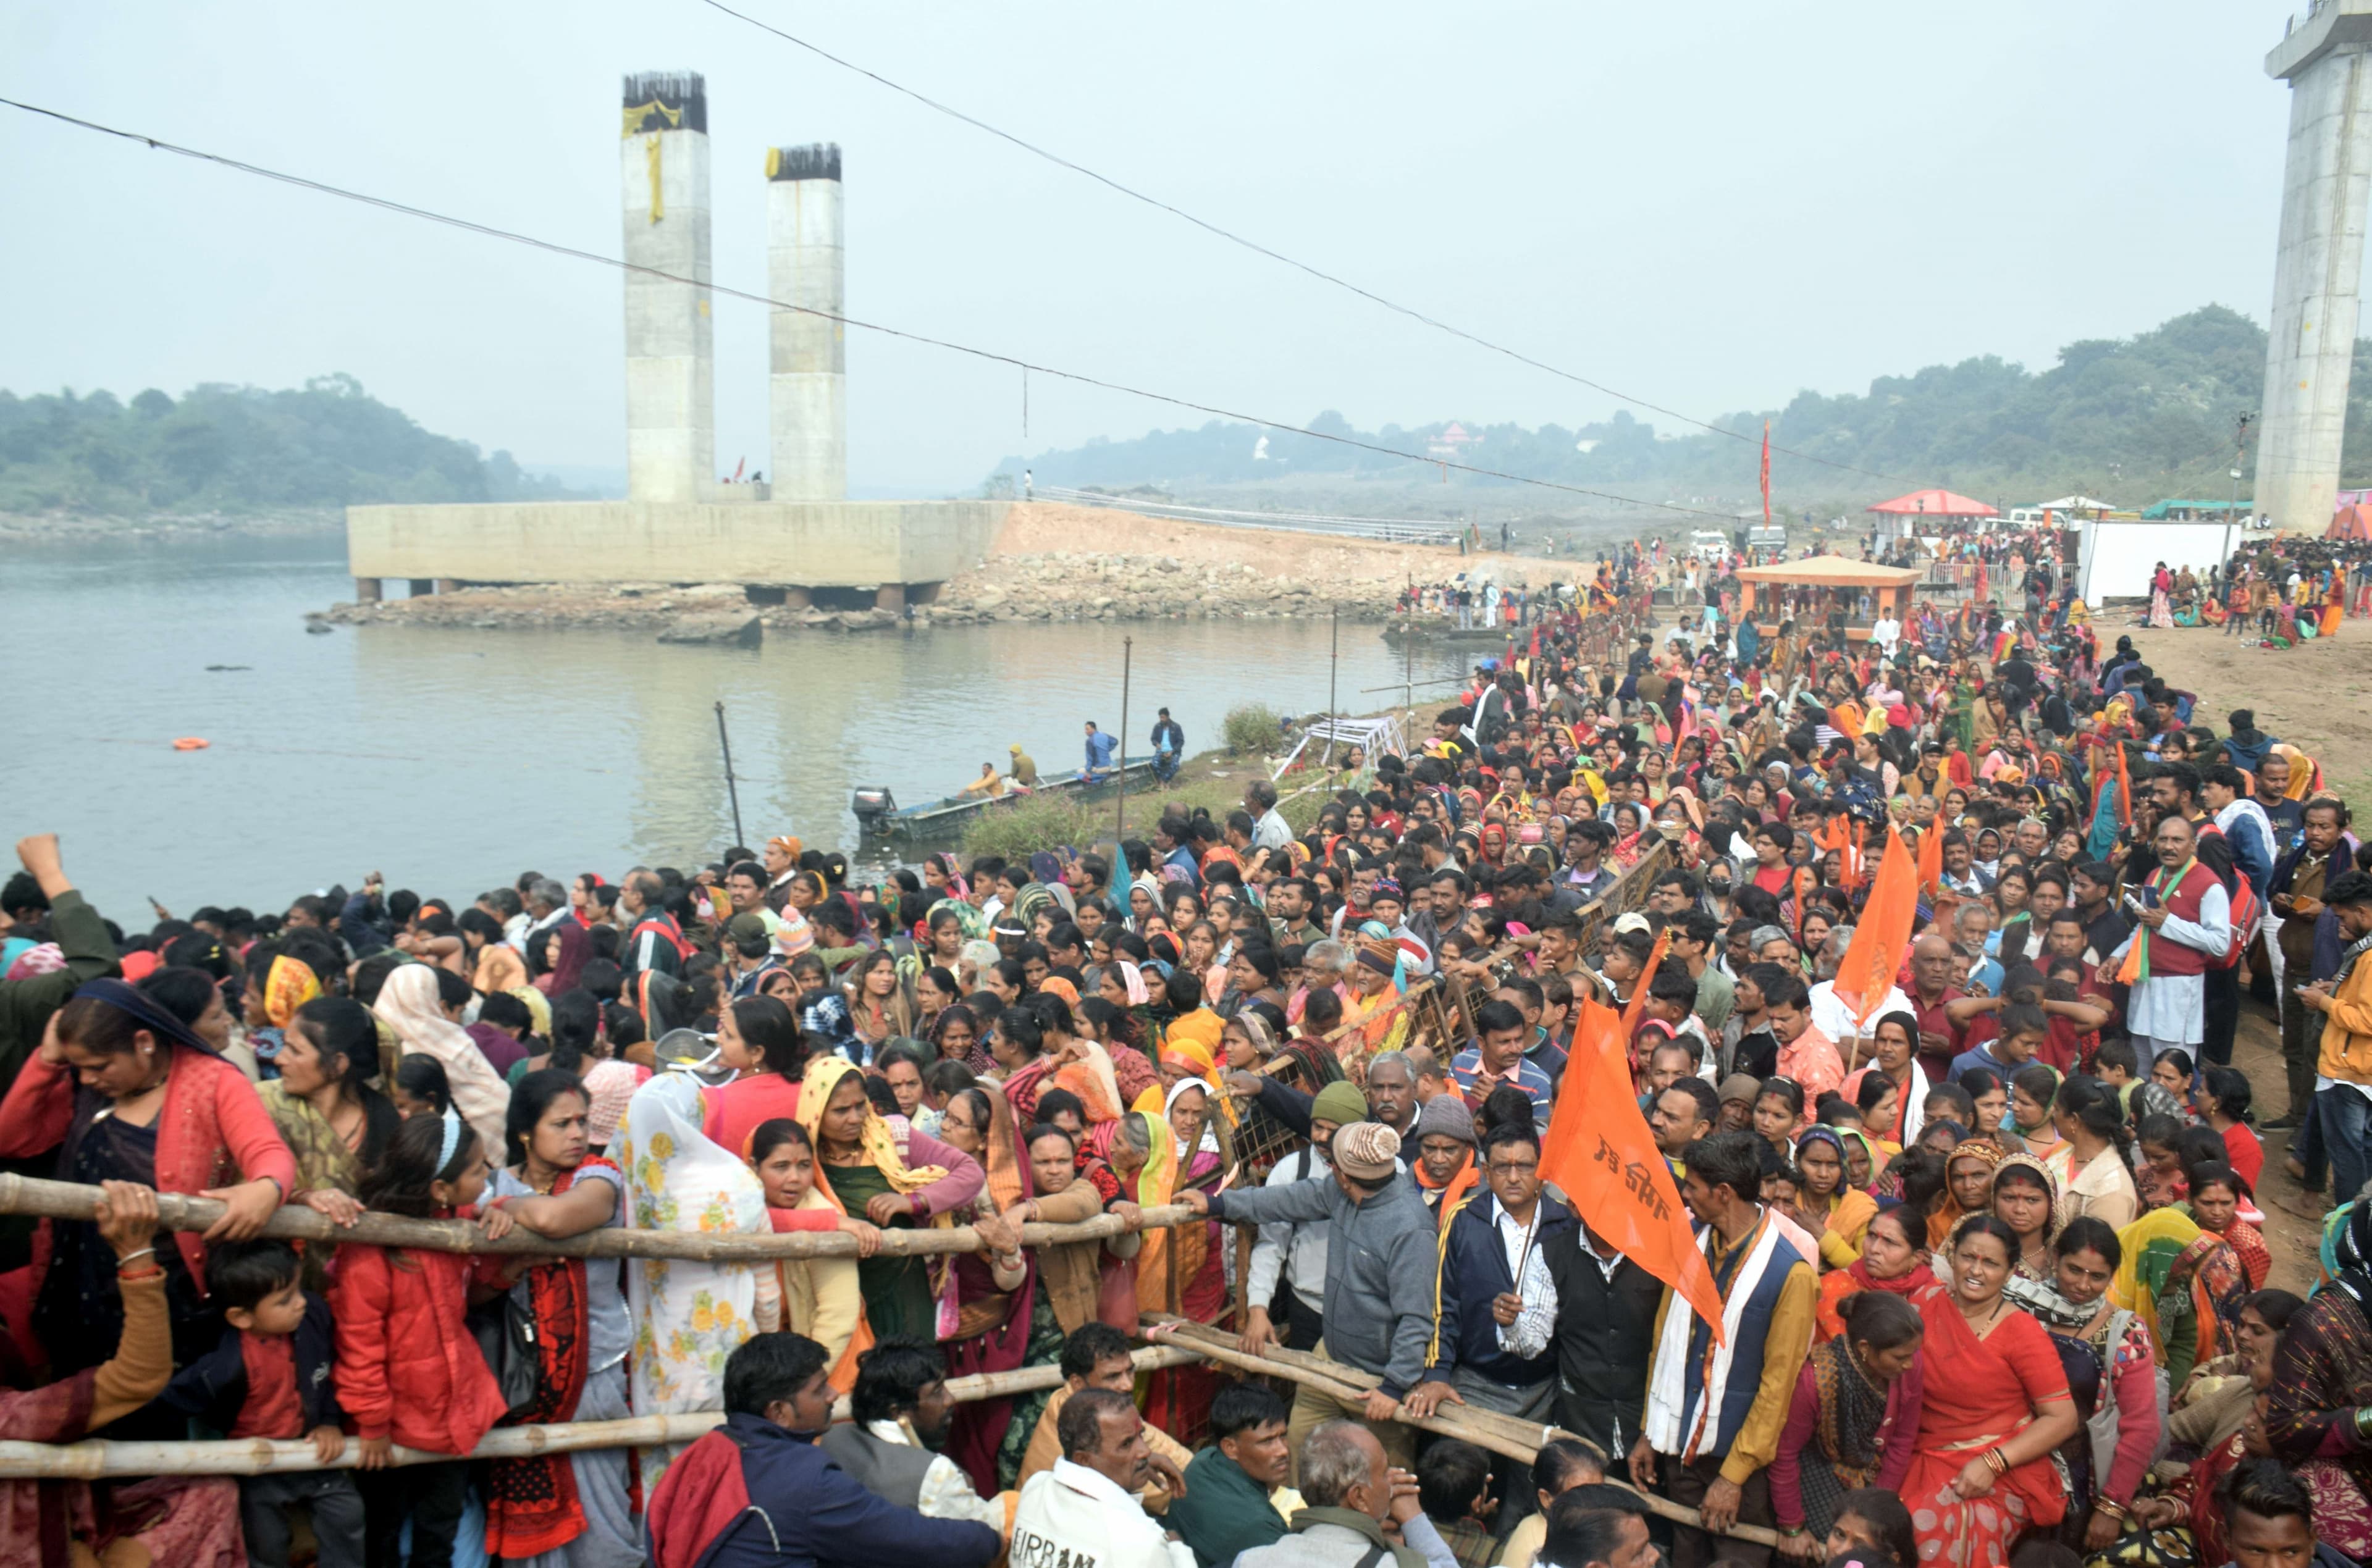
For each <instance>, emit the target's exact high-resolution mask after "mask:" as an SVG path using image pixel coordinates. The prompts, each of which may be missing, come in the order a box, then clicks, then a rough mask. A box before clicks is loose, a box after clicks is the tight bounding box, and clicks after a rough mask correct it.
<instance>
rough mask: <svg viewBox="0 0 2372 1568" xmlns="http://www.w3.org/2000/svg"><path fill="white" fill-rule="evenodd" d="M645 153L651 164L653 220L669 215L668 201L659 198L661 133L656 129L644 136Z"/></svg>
mask: <svg viewBox="0 0 2372 1568" xmlns="http://www.w3.org/2000/svg"><path fill="white" fill-rule="evenodd" d="M643 154H644V156H645V157H646V158H648V159H649V161H650V166H651V221H652V222H653V223H657V222H658V221H659V219H661V218H663V217H665V216H667V206H666V203H663V202H661V201H660V200H659V134H658V133H657V132H656V131H654V132H652V133H651V134H649V135H647V136H645V137H644V138H643Z"/></svg>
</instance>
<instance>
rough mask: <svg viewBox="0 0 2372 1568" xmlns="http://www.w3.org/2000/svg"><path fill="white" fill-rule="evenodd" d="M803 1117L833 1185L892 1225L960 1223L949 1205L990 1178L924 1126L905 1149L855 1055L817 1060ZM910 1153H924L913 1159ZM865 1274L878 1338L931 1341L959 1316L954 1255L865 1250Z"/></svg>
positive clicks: (844, 1198)
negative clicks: (950, 1281) (950, 1282)
mask: <svg viewBox="0 0 2372 1568" xmlns="http://www.w3.org/2000/svg"><path fill="white" fill-rule="evenodd" d="M798 1120H799V1122H800V1124H801V1125H803V1126H804V1127H806V1128H807V1130H808V1140H809V1141H810V1142H811V1143H812V1144H814V1146H815V1152H816V1166H817V1175H818V1177H819V1178H820V1185H821V1186H822V1187H823V1189H824V1190H825V1191H826V1192H827V1194H828V1195H829V1196H830V1197H831V1199H832V1201H833V1202H835V1203H837V1204H838V1205H839V1207H840V1209H841V1212H842V1213H843V1214H848V1215H850V1216H852V1217H855V1216H858V1215H862V1216H863V1217H864V1218H865V1219H866V1220H868V1221H870V1222H871V1223H873V1224H874V1225H879V1226H881V1227H882V1228H884V1229H889V1228H891V1227H893V1226H894V1227H898V1228H902V1229H911V1228H913V1227H915V1226H917V1225H949V1224H952V1223H953V1222H952V1220H951V1219H950V1218H949V1215H950V1214H952V1213H954V1212H955V1211H957V1210H959V1209H961V1208H963V1207H964V1206H965V1205H966V1204H968V1203H970V1202H971V1201H972V1200H973V1199H974V1198H976V1197H978V1196H979V1195H980V1191H981V1188H982V1187H983V1185H984V1184H985V1182H986V1177H985V1175H984V1173H983V1171H982V1169H981V1167H980V1163H979V1162H978V1161H977V1160H974V1159H973V1158H972V1157H971V1156H970V1155H967V1154H965V1153H964V1152H963V1151H962V1150H960V1149H959V1148H956V1147H954V1146H953V1145H951V1144H944V1143H941V1142H940V1141H939V1140H938V1139H936V1138H934V1137H931V1136H930V1135H928V1134H927V1133H924V1132H909V1133H908V1134H907V1136H906V1153H905V1156H901V1155H900V1154H899V1151H898V1144H897V1141H896V1139H895V1138H894V1137H893V1136H892V1135H891V1132H890V1123H889V1122H887V1121H883V1120H882V1118H881V1113H880V1112H879V1111H877V1110H875V1109H873V1105H872V1102H871V1101H870V1100H868V1099H867V1098H866V1095H865V1074H864V1073H863V1071H862V1070H861V1069H859V1068H858V1067H857V1065H856V1064H855V1063H853V1062H850V1061H848V1060H847V1059H846V1058H845V1057H840V1056H818V1057H816V1058H815V1059H813V1060H812V1061H810V1062H809V1063H808V1072H807V1078H806V1081H805V1082H803V1083H802V1084H801V1085H800V1086H799V1112H798ZM945 1125H946V1123H945V1121H942V1122H941V1127H942V1129H944V1127H945ZM909 1158H911V1159H912V1160H913V1161H914V1162H915V1163H913V1164H912V1165H909V1164H908V1163H907V1161H908V1159H909ZM856 1277H857V1284H858V1288H859V1289H860V1290H861V1291H862V1292H863V1293H864V1295H865V1320H866V1323H867V1324H869V1325H870V1326H871V1327H872V1330H873V1334H874V1337H875V1338H876V1339H882V1340H887V1339H894V1338H900V1337H903V1338H907V1339H914V1340H921V1341H924V1342H929V1341H933V1340H936V1339H938V1338H940V1337H941V1329H942V1327H943V1326H944V1325H943V1323H942V1318H943V1317H944V1318H947V1319H948V1323H949V1324H951V1323H952V1319H953V1312H954V1307H953V1305H952V1302H951V1301H949V1300H948V1297H947V1295H946V1281H947V1264H946V1263H945V1262H944V1260H942V1261H941V1262H939V1263H938V1264H936V1266H935V1265H934V1263H933V1261H932V1260H930V1259H928V1258H925V1257H922V1256H919V1255H918V1256H913V1257H901V1256H896V1255H892V1254H889V1253H880V1254H877V1255H875V1256H874V1257H871V1258H865V1259H860V1260H858V1262H857V1265H856ZM943 1303H944V1304H946V1310H945V1311H944V1313H943V1311H942V1305H943Z"/></svg>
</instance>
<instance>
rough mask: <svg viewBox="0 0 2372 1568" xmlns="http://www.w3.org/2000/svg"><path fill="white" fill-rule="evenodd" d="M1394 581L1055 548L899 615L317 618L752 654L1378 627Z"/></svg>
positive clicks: (702, 594)
mask: <svg viewBox="0 0 2372 1568" xmlns="http://www.w3.org/2000/svg"><path fill="white" fill-rule="evenodd" d="M1400 591H1401V583H1400V581H1399V580H1398V579H1397V578H1393V577H1389V576H1374V575H1371V576H1364V577H1355V578H1341V579H1332V580H1328V581H1323V582H1300V581H1295V580H1293V579H1291V578H1286V577H1280V576H1278V575H1274V574H1273V573H1265V572H1262V571H1261V570H1259V569H1258V568H1256V567H1253V566H1250V565H1248V564H1245V563H1242V562H1231V563H1226V564H1217V565H1203V564H1197V563H1189V562H1181V561H1180V560H1178V559H1177V558H1176V557H1175V556H1169V555H1110V554H1099V553H1094V552H1070V551H1057V552H1052V553H1049V554H1041V555H1008V556H998V557H996V558H994V559H993V560H991V561H988V562H986V563H983V564H982V565H981V566H979V567H977V568H975V569H974V570H972V571H970V572H967V573H965V574H963V575H961V576H959V577H958V578H956V579H955V580H954V581H953V582H950V583H948V584H946V585H945V586H943V587H941V589H940V590H939V593H938V596H937V597H936V598H935V599H934V600H932V601H931V602H930V603H928V604H915V605H913V606H912V607H911V608H910V609H909V610H907V612H906V613H904V614H902V615H901V614H900V613H898V612H896V611H892V610H874V609H856V610H828V609H824V608H821V607H820V606H819V607H808V606H792V605H787V604H781V603H768V602H766V601H768V600H772V599H779V598H781V597H782V596H781V594H780V593H779V592H778V591H776V592H770V591H768V590H766V589H763V588H757V589H752V588H748V587H743V586H742V585H740V584H738V583H698V584H693V585H691V586H689V587H685V586H681V585H676V584H669V583H619V584H613V585H570V584H564V583H517V584H511V585H509V586H506V587H470V588H463V589H461V590H459V591H458V592H455V593H446V594H434V595H428V596H424V597H422V598H390V599H386V600H382V601H381V602H379V603H377V604H339V605H336V606H333V607H331V609H330V610H327V611H325V612H323V613H322V614H320V615H319V616H317V617H316V618H315V619H317V620H319V621H332V622H336V623H339V624H342V625H371V624H377V625H405V626H443V627H460V628H471V629H476V630H482V631H495V630H522V631H552V630H554V629H557V628H561V627H580V628H595V629H602V630H609V631H622V632H649V633H656V634H657V637H658V640H659V641H661V642H664V643H741V644H745V645H754V644H755V643H756V642H757V641H758V639H759V638H760V637H762V635H763V634H764V633H765V632H768V631H773V632H880V631H888V630H890V629H892V628H895V627H899V626H902V625H907V624H912V625H913V626H915V627H918V628H921V627H929V626H932V625H948V626H962V625H977V624H981V623H984V622H989V621H1151V620H1164V619H1166V620H1175V621H1182V620H1200V621H1215V620H1243V621H1273V620H1290V619H1296V618H1318V617H1322V616H1325V615H1328V614H1330V613H1331V612H1333V611H1334V610H1341V611H1342V613H1343V616H1344V617H1345V618H1346V619H1356V620H1375V621H1380V620H1383V619H1384V618H1385V617H1387V616H1389V614H1390V613H1391V610H1392V606H1393V605H1394V603H1395V602H1396V601H1397V600H1398V598H1399V596H1400Z"/></svg>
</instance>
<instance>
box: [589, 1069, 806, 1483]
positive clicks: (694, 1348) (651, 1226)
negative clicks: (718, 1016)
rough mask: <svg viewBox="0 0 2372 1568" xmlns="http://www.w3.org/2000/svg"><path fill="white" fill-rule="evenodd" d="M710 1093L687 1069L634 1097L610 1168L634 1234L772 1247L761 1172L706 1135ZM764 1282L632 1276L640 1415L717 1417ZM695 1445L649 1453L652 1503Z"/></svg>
mask: <svg viewBox="0 0 2372 1568" xmlns="http://www.w3.org/2000/svg"><path fill="white" fill-rule="evenodd" d="M700 1120H701V1103H700V1084H699V1081H698V1079H696V1078H695V1077H694V1076H693V1075H692V1073H691V1072H690V1071H689V1070H688V1069H686V1068H684V1067H682V1066H678V1067H676V1068H674V1069H672V1070H670V1071H667V1072H663V1073H660V1074H657V1076H655V1077H653V1078H652V1079H651V1081H650V1082H649V1083H647V1084H645V1085H644V1086H642V1087H641V1088H639V1089H636V1090H635V1091H634V1098H633V1099H631V1100H629V1101H628V1102H627V1104H626V1114H625V1118H624V1120H622V1121H620V1122H619V1123H618V1137H617V1142H616V1143H614V1144H611V1145H610V1155H611V1157H613V1158H615V1159H616V1160H617V1162H618V1165H619V1167H620V1168H621V1169H622V1170H623V1171H624V1172H625V1173H626V1202H627V1205H628V1207H627V1214H626V1223H627V1225H630V1226H631V1227H633V1228H634V1229H635V1230H673V1231H695V1232H699V1233H701V1234H703V1235H727V1236H737V1235H746V1236H770V1235H772V1234H773V1225H772V1222H771V1221H770V1220H769V1219H768V1217H767V1214H766V1191H765V1189H764V1188H763V1187H762V1186H761V1185H760V1184H759V1181H758V1177H757V1174H756V1172H754V1171H752V1170H751V1169H750V1167H748V1166H747V1165H744V1164H743V1163H742V1162H741V1161H740V1160H739V1159H738V1158H737V1157H735V1156H733V1155H730V1154H728V1153H727V1152H726V1151H725V1149H723V1148H722V1147H720V1146H719V1145H718V1144H715V1143H714V1142H712V1141H711V1140H710V1139H709V1138H707V1137H706V1136H705V1135H704V1134H703V1133H702V1132H701V1130H700ZM757 1299H758V1275H757V1271H756V1270H755V1269H754V1268H752V1267H751V1266H750V1264H747V1263H701V1262H692V1261H689V1260H681V1259H670V1258H636V1259H634V1260H631V1261H629V1262H628V1264H627V1266H626V1305H627V1307H628V1309H629V1310H630V1311H631V1312H632V1313H633V1314H634V1361H633V1364H632V1365H633V1368H634V1413H635V1414H636V1415H666V1414H670V1413H673V1412H676V1411H713V1410H718V1409H721V1408H722V1407H723V1404H724V1388H725V1358H726V1357H727V1355H729V1354H731V1353H733V1350H734V1349H735V1347H736V1346H738V1345H739V1344H740V1343H741V1342H743V1341H744V1340H747V1339H748V1338H749V1337H750V1335H751V1334H753V1333H755V1332H756V1331H757V1323H756V1307H757ZM685 1446H687V1445H684V1444H667V1445H661V1446H657V1447H647V1448H645V1449H644V1450H643V1451H642V1455H643V1458H642V1467H643V1469H642V1475H643V1486H644V1489H645V1495H647V1494H648V1492H649V1489H650V1488H651V1487H653V1486H656V1485H657V1483H658V1479H659V1475H660V1473H661V1472H662V1471H664V1470H665V1469H667V1466H668V1464H669V1461H671V1460H672V1459H673V1458H675V1456H676V1455H677V1454H678V1453H679V1452H680V1451H681V1450H682V1449H683V1448H684V1447H685Z"/></svg>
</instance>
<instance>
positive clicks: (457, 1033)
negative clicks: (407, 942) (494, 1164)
mask: <svg viewBox="0 0 2372 1568" xmlns="http://www.w3.org/2000/svg"><path fill="white" fill-rule="evenodd" d="M371 1011H372V1012H373V1013H376V1014H378V1016H379V1017H381V1018H383V1019H385V1020H386V1022H387V1026H388V1028H391V1029H393V1030H394V1031H395V1032H396V1034H397V1036H398V1037H399V1038H401V1040H402V1041H403V1049H404V1050H406V1051H419V1052H420V1053H421V1054H422V1055H424V1056H433V1057H435V1058H436V1060H437V1061H438V1062H440V1063H443V1064H444V1067H445V1081H446V1083H447V1084H448V1085H450V1086H451V1087H452V1090H453V1109H456V1110H458V1111H459V1112H460V1113H461V1120H462V1121H466V1122H468V1123H469V1124H470V1126H471V1130H472V1131H474V1132H476V1133H477V1134H478V1136H479V1138H480V1139H481V1140H482V1141H483V1143H484V1144H485V1146H486V1147H487V1148H488V1149H490V1150H492V1149H499V1148H502V1147H504V1144H503V1119H504V1116H505V1114H506V1112H508V1110H509V1109H510V1103H511V1091H510V1088H509V1086H507V1085H506V1084H505V1083H504V1082H503V1080H502V1077H501V1075H500V1074H497V1073H495V1071H494V1063H491V1062H489V1061H487V1060H486V1053H485V1052H484V1051H481V1050H479V1049H478V1042H477V1041H476V1040H471V1038H470V1031H469V1030H467V1029H465V1028H462V1027H461V1026H460V1025H459V1024H457V1023H455V1022H454V1021H453V1020H452V1019H451V1018H448V1017H447V1016H445V1005H444V1003H443V1002H442V1001H440V1000H438V997H437V993H436V970H435V969H433V968H431V967H430V966H429V965H427V964H405V965H403V966H401V968H399V969H398V970H396V971H395V972H394V973H393V974H390V975H389V976H388V977H387V983H386V984H385V985H383V986H381V987H379V993H378V1001H376V1002H373V1003H372V1004H371Z"/></svg>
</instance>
